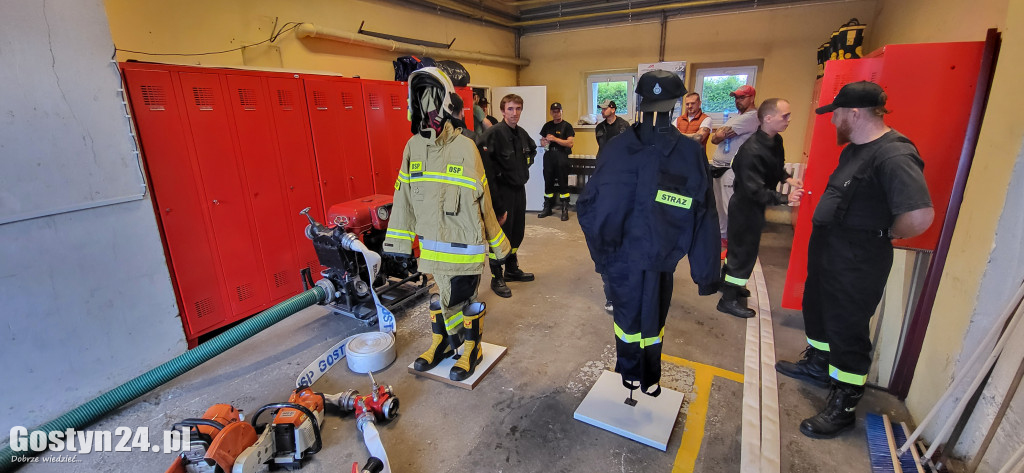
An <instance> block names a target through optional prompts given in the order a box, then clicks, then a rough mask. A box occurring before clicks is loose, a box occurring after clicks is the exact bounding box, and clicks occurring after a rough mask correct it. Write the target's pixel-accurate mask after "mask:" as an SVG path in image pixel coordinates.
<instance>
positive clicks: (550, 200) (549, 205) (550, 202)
mask: <svg viewBox="0 0 1024 473" xmlns="http://www.w3.org/2000/svg"><path fill="white" fill-rule="evenodd" d="M554 206H555V198H554V197H545V198H544V208H543V209H541V210H540V213H539V214H537V218H544V217H547V216H548V215H551V214H553V213H554V212H553V208H554Z"/></svg>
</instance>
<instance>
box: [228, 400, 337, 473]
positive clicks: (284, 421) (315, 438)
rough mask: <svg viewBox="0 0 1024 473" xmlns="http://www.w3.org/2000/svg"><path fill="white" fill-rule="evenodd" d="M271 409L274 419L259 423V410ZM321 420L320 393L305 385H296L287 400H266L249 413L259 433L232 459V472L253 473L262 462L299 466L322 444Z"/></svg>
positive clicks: (321, 404)
mask: <svg viewBox="0 0 1024 473" xmlns="http://www.w3.org/2000/svg"><path fill="white" fill-rule="evenodd" d="M270 410H273V412H274V419H273V421H271V422H270V423H269V424H267V425H263V426H260V425H259V424H258V420H259V417H260V414H262V413H264V412H266V411H270ZM323 420H324V395H323V394H320V393H315V392H313V390H312V389H310V388H309V387H301V388H298V389H296V390H295V391H294V392H293V393H292V395H291V396H290V397H289V398H288V402H279V403H273V404H267V405H265V406H263V407H261V408H260V409H259V410H257V411H256V414H254V415H253V416H252V421H251V423H252V427H253V429H254V430H255V431H256V432H259V437H258V438H257V439H256V441H255V443H253V444H252V445H251V446H250V447H249V448H246V449H245V451H243V452H242V453H241V454H240V455H238V458H237V459H236V460H235V463H234V467H233V468H232V470H231V471H232V473H255V472H256V471H259V470H260V469H261V468H262V466H263V464H265V463H269V464H270V468H271V469H277V468H284V469H287V470H294V469H298V468H302V464H303V462H305V461H306V460H307V459H308V458H309V456H310V455H312V454H314V453H317V452H319V451H320V449H321V448H322V447H323V440H322V439H321V437H320V427H321V426H322V424H323Z"/></svg>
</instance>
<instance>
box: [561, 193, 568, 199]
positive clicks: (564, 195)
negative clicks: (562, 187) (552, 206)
mask: <svg viewBox="0 0 1024 473" xmlns="http://www.w3.org/2000/svg"><path fill="white" fill-rule="evenodd" d="M558 196H559V197H561V198H563V199H568V198H569V194H558Z"/></svg>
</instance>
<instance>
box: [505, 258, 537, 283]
mask: <svg viewBox="0 0 1024 473" xmlns="http://www.w3.org/2000/svg"><path fill="white" fill-rule="evenodd" d="M505 279H507V280H509V281H520V282H526V281H533V279H534V278H533V273H524V272H523V270H521V269H519V257H518V256H516V254H515V253H512V254H511V255H508V258H507V259H506V260H505Z"/></svg>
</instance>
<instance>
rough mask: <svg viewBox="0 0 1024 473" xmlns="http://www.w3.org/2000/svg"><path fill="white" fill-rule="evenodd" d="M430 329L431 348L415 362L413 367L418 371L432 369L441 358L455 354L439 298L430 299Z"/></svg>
mask: <svg viewBox="0 0 1024 473" xmlns="http://www.w3.org/2000/svg"><path fill="white" fill-rule="evenodd" d="M430 331H431V332H433V334H432V335H431V336H430V337H431V338H430V348H428V349H427V351H425V352H423V354H422V355H420V356H419V358H416V361H415V362H413V365H412V368H413V369H414V370H416V371H430V370H431V369H433V368H434V367H435V366H437V364H438V363H440V362H441V360H443V359H445V358H448V357H449V356H452V355H453V354H455V351H454V350H453V347H452V345H451V344H450V337H449V336H448V331H447V330H445V323H444V315H442V314H441V302H440V301H437V300H433V301H430Z"/></svg>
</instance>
